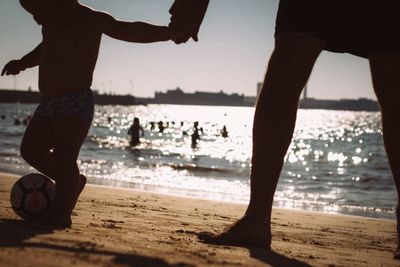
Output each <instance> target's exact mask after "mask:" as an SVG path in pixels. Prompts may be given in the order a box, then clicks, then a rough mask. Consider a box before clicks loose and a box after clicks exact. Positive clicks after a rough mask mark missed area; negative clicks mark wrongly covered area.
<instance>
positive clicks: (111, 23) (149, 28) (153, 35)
mask: <svg viewBox="0 0 400 267" xmlns="http://www.w3.org/2000/svg"><path fill="white" fill-rule="evenodd" d="M95 16H96V20H97V22H98V25H100V27H101V28H100V30H101V31H102V32H103V33H104V34H106V35H108V36H110V37H112V38H115V39H118V40H122V41H127V42H135V43H152V42H162V41H169V40H171V34H172V33H171V31H170V30H169V28H168V27H165V26H156V25H152V24H148V23H145V22H127V21H119V20H116V19H115V18H113V17H112V16H111V15H109V14H106V13H102V12H96V15H95Z"/></svg>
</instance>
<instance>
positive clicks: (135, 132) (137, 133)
mask: <svg viewBox="0 0 400 267" xmlns="http://www.w3.org/2000/svg"><path fill="white" fill-rule="evenodd" d="M128 134H129V135H130V136H131V141H130V142H129V144H130V145H131V146H137V145H138V144H140V137H143V136H144V130H143V128H142V126H140V122H139V118H134V119H133V124H132V125H131V127H130V128H129V130H128Z"/></svg>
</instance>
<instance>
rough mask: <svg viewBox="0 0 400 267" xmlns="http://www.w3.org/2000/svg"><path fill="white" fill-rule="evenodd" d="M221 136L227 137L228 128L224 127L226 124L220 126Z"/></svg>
mask: <svg viewBox="0 0 400 267" xmlns="http://www.w3.org/2000/svg"><path fill="white" fill-rule="evenodd" d="M221 136H222V137H223V138H227V137H228V130H227V129H226V125H224V127H222V130H221Z"/></svg>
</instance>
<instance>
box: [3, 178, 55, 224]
mask: <svg viewBox="0 0 400 267" xmlns="http://www.w3.org/2000/svg"><path fill="white" fill-rule="evenodd" d="M55 193H56V190H55V185H54V183H53V181H51V180H50V179H49V178H47V177H46V176H43V175H41V174H38V173H31V174H28V175H25V176H22V177H21V178H20V179H19V180H18V181H17V182H15V184H14V186H13V187H12V189H11V207H12V208H13V210H14V212H15V213H16V214H17V215H18V216H20V217H21V218H22V219H25V220H32V219H35V218H36V217H38V216H40V215H42V214H43V213H45V212H46V211H47V210H48V209H49V207H50V206H51V204H52V203H53V202H54V197H55Z"/></svg>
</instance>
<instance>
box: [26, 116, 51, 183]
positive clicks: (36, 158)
mask: <svg viewBox="0 0 400 267" xmlns="http://www.w3.org/2000/svg"><path fill="white" fill-rule="evenodd" d="M52 148H53V131H52V123H51V121H50V119H48V118H45V117H41V116H36V115H34V116H33V117H32V119H31V120H30V122H29V124H28V126H27V128H26V131H25V133H24V137H23V138H22V143H21V156H22V158H23V159H24V160H26V162H28V164H29V165H31V166H32V167H34V168H35V169H36V170H38V171H39V172H41V173H43V174H44V175H46V176H48V177H50V178H52V179H54V178H53V177H54V163H53V154H52V152H51V151H50V149H52Z"/></svg>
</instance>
